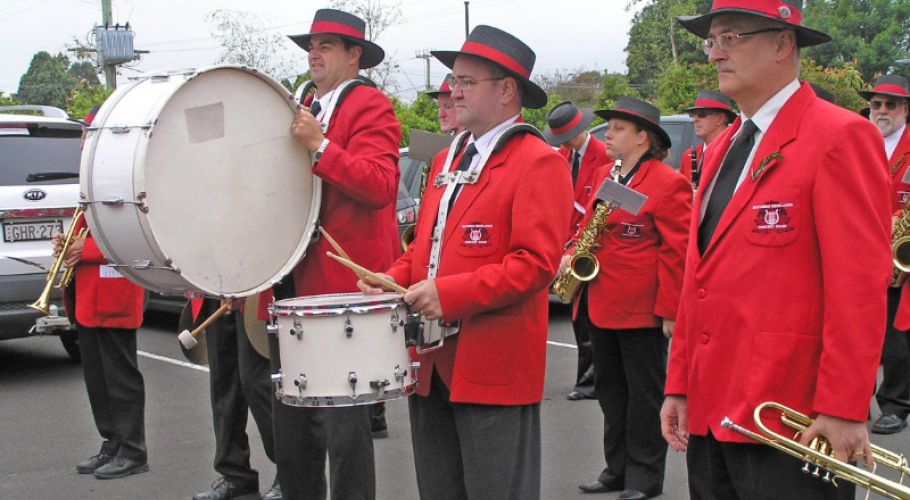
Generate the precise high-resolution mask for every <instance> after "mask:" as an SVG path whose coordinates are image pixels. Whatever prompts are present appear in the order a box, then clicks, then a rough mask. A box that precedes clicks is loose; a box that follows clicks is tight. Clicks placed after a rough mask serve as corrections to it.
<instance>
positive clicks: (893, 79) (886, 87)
mask: <svg viewBox="0 0 910 500" xmlns="http://www.w3.org/2000/svg"><path fill="white" fill-rule="evenodd" d="M872 87H873V88H872V90H863V91H860V93H859V95H861V96H863V99H865V100H867V101H871V100H872V98H873V97H875V95H877V94H881V95H887V96H891V97H902V98H904V99H907V100H908V101H910V82H908V81H907V79H906V78H904V77H902V76H900V75H882V76H880V77H878V78H876V79H875V83H874V84H873V85H872Z"/></svg>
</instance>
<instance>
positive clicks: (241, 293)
mask: <svg viewBox="0 0 910 500" xmlns="http://www.w3.org/2000/svg"><path fill="white" fill-rule="evenodd" d="M222 69H233V70H240V71H243V72H245V73H249V74H251V75H253V76H256V77H258V78H259V79H260V80H261V81H263V82H265V83H267V84H269V85H270V86H271V87H272V88H273V89H275V90H276V91H277V92H278V94H279V95H280V96H285V97H286V98H287V104H288V107H289V109H290V110H291V111H292V112H295V111H296V109H297V100H296V99H295V98H294V96H293V94H292V93H290V92H289V91H288V90H287V89H286V88H285V87H284V86H283V85H281V83H279V82H278V81H276V80H275V79H274V78H272V77H270V76H269V75H267V74H265V73H262V72H261V71H258V70H257V69H255V68H253V67H250V66H245V65H239V64H215V65H209V66H204V67H201V68H198V69H192V68H181V69H177V68H175V69H160V70H153V71H149V72H146V73H143V74H142V75H139V76H137V77H135V78H134V79H132V80H133V81H131V82H130V83H129V84H127V85H125V86H123V87H121V88H120V89H117V91H115V92H114V95H117V97H116V99H110V98H109V99H108V100H107V101H106V102H105V103H103V104H102V106H101V108H100V109H99V111H98V115H97V117H96V123H95V125H96V126H98V125H100V127H99V128H101V127H104V126H106V125H112V124H108V123H107V120H108V118H109V116H110V113H111V112H112V110H113V109H114V107H115V106H116V104H117V103H119V102H120V101H122V100H123V99H124V97H125V96H127V95H128V94H129V93H130V91H132V90H133V89H134V88H135V87H137V86H139V85H140V84H142V83H144V82H146V81H150V80H152V79H154V78H155V77H161V76H168V77H174V76H182V77H183V81H182V82H180V84H179V85H177V86H176V87H175V88H174V89H173V90H172V91H171V92H170V94H169V96H168V98H167V99H161V100H160V101H159V102H158V103H156V105H155V106H154V107H153V108H152V109H150V110H149V112H148V113H147V114H146V117H148V116H156V117H157V116H159V115H160V113H161V111H162V109H163V108H164V107H165V106H166V105H167V103H168V102H169V100H170V96H173V95H174V94H176V93H177V92H178V91H179V89H180V88H182V87H183V86H184V85H185V84H187V83H188V82H190V81H191V80H193V79H195V78H197V77H198V76H200V75H202V74H204V73H209V72H212V71H215V70H222ZM118 94H119V95H118ZM154 127H155V124H154V123H151V124H150V126H149V129H148V130H147V133H146V134H144V136H142V137H140V138H139V139H138V142H137V145H136V150H135V156H134V157H133V162H132V168H133V169H134V176H133V181H132V188H133V191H134V193H137V194H138V193H140V192H141V191H142V189H139V187H140V186H138V185H137V184H136V182H137V180H136V178H135V168H136V165H137V164H139V163H140V162H144V161H145V158H146V154H147V152H148V147H149V141H150V137H151V136H152V135H153V134H152V132H153V131H154ZM90 130H91V129H90ZM96 130H97V129H96ZM92 136H93V137H86V143H89V142H90V144H86V145H85V146H88V147H85V148H84V151H83V153H84V154H83V157H84V158H85V157H87V159H88V160H89V161H88V163H87V165H85V164H86V161H83V162H82V164H83V165H85V167H86V171H87V173H88V175H87V176H84V177H85V178H86V179H91V178H92V174H91V172H92V170H93V167H94V163H95V154H96V150H97V144H98V135H97V134H92ZM142 165H144V163H143V164H142ZM81 170H82V166H80V172H81ZM86 182H87V184H86V190H85V191H87V192H86V193H83V192H82V191H83V190H82V189H80V204H82V205H83V206H85V205H89V203H88V202H90V201H92V200H93V195H92V191H93V189H92V184H91V182H89V181H86ZM143 187H144V186H143ZM311 191H312V197H311V203H310V216H309V218H308V220H307V224H306V226H305V228H304V231H303V233H302V234H301V238H300V240H299V242H298V244H297V247H296V248H295V249H294V251H293V252H292V255H291V257H290V258H289V260H288V262H287V263H286V264H285V265H283V266H281V267H280V268H279V269H278V270H277V271H276V272H275V273H273V274H272V275H271V277H269V278H267V279H265V280H264V281H263V283H261V284H259V285H258V286H255V287H252V288H249V289H247V290H237V291H234V292H232V293H224V292H223V291H219V290H215V289H213V288H211V287H210V286H201V285H204V284H201V283H199V282H198V280H196V279H191V277H190V276H188V275H186V274H184V273H183V272H181V270H180V265H181V263H180V262H173V261H172V259H171V257H170V255H169V254H168V252H167V249H166V248H164V247H163V246H162V245H161V243H160V241H159V237H158V235H156V232H155V231H154V230H153V229H152V227H151V224H150V221H149V215H148V214H147V213H143V212H142V211H141V210H139V209H138V207H135V208H134V209H135V210H136V212H137V213H136V216H137V218H138V219H139V221H138V224H139V226H141V227H142V228H143V230H142V233H143V235H144V236H145V237H146V239H151V240H153V241H151V242H149V243H148V247H149V250H151V252H152V253H153V254H155V255H156V256H157V257H158V258H159V259H160V260H161V262H162V263H164V265H165V266H169V267H171V271H172V272H174V273H176V274H177V275H178V276H179V279H180V280H181V281H182V282H183V284H185V285H186V288H189V289H190V290H185V289H182V288H181V289H176V288H175V289H171V288H167V287H164V286H162V283H160V282H156V281H155V280H152V279H146V278H144V277H142V276H141V274H140V273H139V272H136V271H141V266H135V265H131V263H127V262H115V265H116V264H119V265H121V266H123V267H125V268H126V269H125V271H126V272H125V273H124V274H125V275H126V276H127V277H129V278H131V279H133V278H135V279H136V280H138V281H139V284H140V285H141V286H143V287H144V288H148V289H150V290H153V291H156V292H161V293H184V292H187V291H190V292H193V291H195V292H201V293H205V294H207V295H210V296H213V297H221V298H236V297H247V296H250V295H254V294H257V293H260V292H262V291H264V290H266V289H268V288H271V287H273V286H274V285H275V284H276V283H278V282H279V281H280V280H281V277H282V276H284V275H286V274H288V273H289V272H290V271H291V270H292V269H293V268H294V267H295V266H296V265H297V263H298V262H300V261H301V260H303V259H304V258H305V257H306V252H307V250H308V249H309V246H310V244H311V242H312V238H313V234H314V233H315V231H316V228H317V226H318V218H319V213H320V211H321V207H322V179H320V178H319V176H316V175H315V174H314V175H313V180H312V190H311ZM93 212H94V211H93V210H86V215H87V217H86V222H91V224H90V227H91V226H95V227H99V228H100V227H101V225H100V223H99V221H98V216H97V214H94V213H93ZM96 233H97V234H94V235H93V236H94V237H96V238H97V239H99V240H100V241H99V243H101V245H100V246H101V247H103V250H107V251H108V253H109V254H111V256H116V257H118V259H119V260H120V261H122V260H123V259H122V258H120V256H119V255H118V252H117V251H116V250H115V249H114V246H113V245H111V244H110V242H109V241H108V238H107V237H106V236H105V233H104V231H103V230H102V231H97V232H96ZM152 243H154V244H152ZM111 260H116V259H111Z"/></svg>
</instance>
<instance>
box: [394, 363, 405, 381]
mask: <svg viewBox="0 0 910 500" xmlns="http://www.w3.org/2000/svg"><path fill="white" fill-rule="evenodd" d="M392 373H394V374H395V381H396V382H398V383H399V384H400V383H401V382H402V381H403V380H404V378H405V377H407V376H408V371H407V370H402V369H401V366H399V365H395V369H394V370H393V371H392Z"/></svg>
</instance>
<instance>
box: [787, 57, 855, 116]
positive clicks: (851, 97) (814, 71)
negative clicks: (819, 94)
mask: <svg viewBox="0 0 910 500" xmlns="http://www.w3.org/2000/svg"><path fill="white" fill-rule="evenodd" d="M799 78H800V80H805V81H807V82H810V83H814V84H816V85H818V86H820V87H822V88H824V89H825V90H827V91H828V92H831V93H832V94H834V101H835V102H836V103H837V104H839V105H840V106H843V107H845V108H847V109H850V110H853V111H859V110H860V109H862V108H864V107H866V105H867V103H866V101H865V99H863V98H862V96H860V95H859V93H858V92H859V91H860V90H863V89H864V88H865V84H864V82H863V75H862V74H861V73H860V72H859V69H857V68H856V67H855V66H853V64H852V63H847V64H845V65H844V66H843V67H841V68H826V67H824V66H821V65H819V64H817V63H815V62H813V61H811V60H808V59H805V58H804V59H803V60H802V70H801V72H800V75H799Z"/></svg>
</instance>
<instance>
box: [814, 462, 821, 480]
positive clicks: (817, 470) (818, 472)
mask: <svg viewBox="0 0 910 500" xmlns="http://www.w3.org/2000/svg"><path fill="white" fill-rule="evenodd" d="M821 469H822V468H821V467H819V466H818V465H816V466H815V470H813V471H812V477H814V478H815V479H818V478H819V477H820V476H821Z"/></svg>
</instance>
